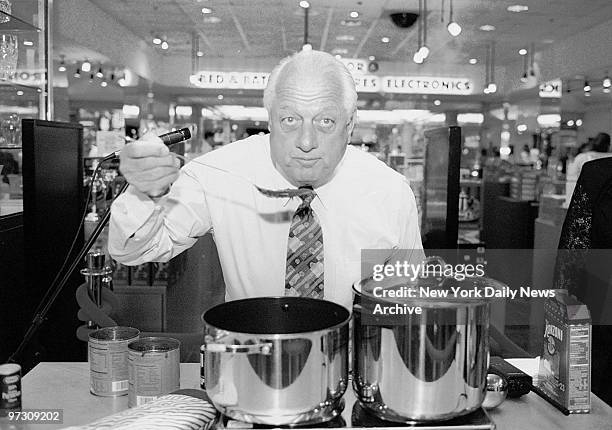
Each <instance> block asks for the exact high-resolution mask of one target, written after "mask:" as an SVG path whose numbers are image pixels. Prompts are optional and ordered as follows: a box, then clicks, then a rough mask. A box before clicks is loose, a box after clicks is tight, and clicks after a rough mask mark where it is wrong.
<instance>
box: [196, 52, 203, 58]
mask: <svg viewBox="0 0 612 430" xmlns="http://www.w3.org/2000/svg"><path fill="white" fill-rule="evenodd" d="M196 55H197V56H198V57H203V56H204V53H203V52H202V51H198V52H196Z"/></svg>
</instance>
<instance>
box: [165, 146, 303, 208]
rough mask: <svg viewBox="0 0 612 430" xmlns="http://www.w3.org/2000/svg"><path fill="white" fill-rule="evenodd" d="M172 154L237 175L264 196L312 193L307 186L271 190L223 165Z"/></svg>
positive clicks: (279, 196) (273, 196)
mask: <svg viewBox="0 0 612 430" xmlns="http://www.w3.org/2000/svg"><path fill="white" fill-rule="evenodd" d="M172 154H173V155H174V156H175V157H177V158H179V159H181V160H183V161H184V162H185V163H188V162H190V163H196V164H200V165H202V166H206V167H210V168H211V169H215V170H219V171H220V172H224V173H227V174H230V175H233V176H236V177H238V178H241V179H243V180H245V181H246V182H248V183H249V184H251V185H253V186H254V187H255V188H257V191H259V192H260V193H261V194H263V195H264V196H267V197H272V198H278V199H284V198H293V197H301V196H305V195H308V194H310V193H312V190H310V189H305V188H284V189H280V190H271V189H268V188H263V187H260V186H258V185H257V184H255V183H254V182H253V181H251V180H250V179H248V178H247V177H245V176H243V175H240V174H238V173H235V172H231V171H229V170H226V169H223V168H221V167H217V166H213V165H211V164H207V163H202V162H201V161H196V160H189V159H188V158H187V157H185V156H184V155H180V154H174V153H172Z"/></svg>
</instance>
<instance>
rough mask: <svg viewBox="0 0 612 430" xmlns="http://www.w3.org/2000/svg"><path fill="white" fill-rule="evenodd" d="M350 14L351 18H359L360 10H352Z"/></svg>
mask: <svg viewBox="0 0 612 430" xmlns="http://www.w3.org/2000/svg"><path fill="white" fill-rule="evenodd" d="M349 16H350V17H351V18H353V19H354V18H359V12H357V11H356V10H354V11H352V12H351V13H349Z"/></svg>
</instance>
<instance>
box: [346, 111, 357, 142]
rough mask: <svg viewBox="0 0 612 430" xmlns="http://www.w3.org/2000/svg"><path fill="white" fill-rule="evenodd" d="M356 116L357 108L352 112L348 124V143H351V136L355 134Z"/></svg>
mask: <svg viewBox="0 0 612 430" xmlns="http://www.w3.org/2000/svg"><path fill="white" fill-rule="evenodd" d="M356 116H357V110H354V111H353V113H352V114H351V117H350V119H349V122H348V124H347V125H346V134H347V135H348V139H347V140H348V142H347V143H351V137H352V136H353V130H354V129H355V122H356V121H355V119H356Z"/></svg>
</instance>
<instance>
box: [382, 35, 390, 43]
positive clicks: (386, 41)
mask: <svg viewBox="0 0 612 430" xmlns="http://www.w3.org/2000/svg"><path fill="white" fill-rule="evenodd" d="M380 41H381V42H382V43H389V42H390V41H391V39H389V38H388V37H387V36H384V37H382V38H381V39H380Z"/></svg>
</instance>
